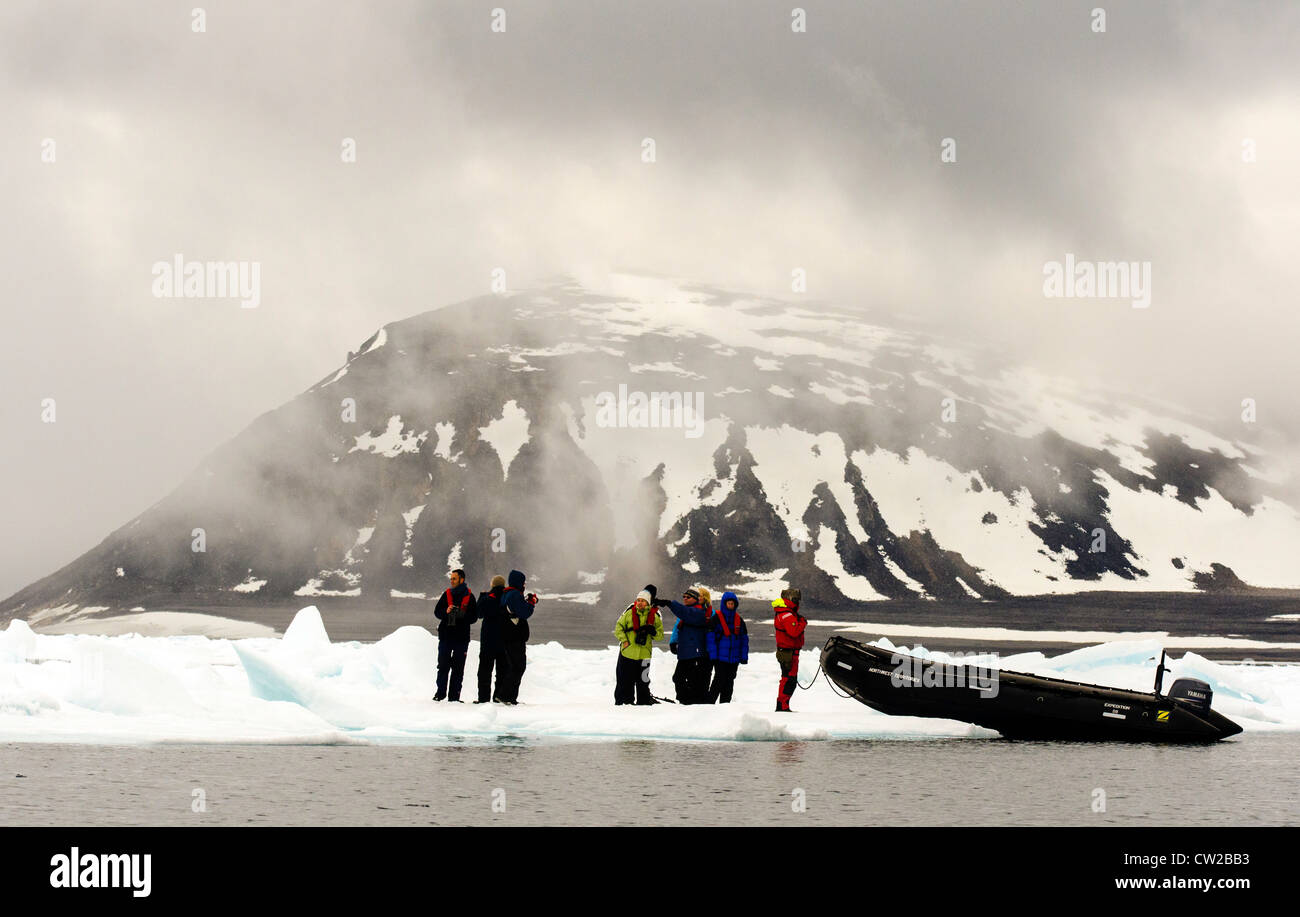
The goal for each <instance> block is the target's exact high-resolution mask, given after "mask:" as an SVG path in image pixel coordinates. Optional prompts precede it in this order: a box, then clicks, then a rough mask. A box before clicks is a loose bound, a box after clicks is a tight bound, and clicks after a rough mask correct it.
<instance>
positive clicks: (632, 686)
mask: <svg viewBox="0 0 1300 917" xmlns="http://www.w3.org/2000/svg"><path fill="white" fill-rule="evenodd" d="M634 694H635V696H636V703H638V704H653V703H654V702H655V699H654V698H653V697H651V696H650V660H649V659H628V658H627V657H626V656H624V655H623V654H622V653H619V654H618V665H617V666H616V667H615V668H614V703H615V705H618V704H630V703H632V702H633V700H632V697H633V695H634Z"/></svg>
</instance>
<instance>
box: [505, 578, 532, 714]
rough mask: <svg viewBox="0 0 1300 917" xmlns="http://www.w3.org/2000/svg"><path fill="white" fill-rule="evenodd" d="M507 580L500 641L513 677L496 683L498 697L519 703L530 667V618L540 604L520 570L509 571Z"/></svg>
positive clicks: (509, 702)
mask: <svg viewBox="0 0 1300 917" xmlns="http://www.w3.org/2000/svg"><path fill="white" fill-rule="evenodd" d="M506 584H507V585H506V591H505V592H504V593H502V596H501V604H502V606H503V607H504V608H505V615H504V616H503V620H502V621H501V644H502V648H503V650H504V651H505V655H506V660H507V662H508V663H509V665H510V677H509V680H508V681H507V682H506V683H505V684H504V685H503V684H500V683H498V684H497V697H498V698H499V699H500V701H501V703H503V704H517V703H519V683H520V681H522V680H523V677H524V670H525V669H526V668H528V635H529V628H528V619H529V618H531V617H532V616H533V609H534V608H535V607H536V606H537V595H536V594H535V593H532V592H529V593H527V594H525V593H524V575H523V573H521V572H520V571H518V570H511V571H510V576H509V577H508V578H507V580H506Z"/></svg>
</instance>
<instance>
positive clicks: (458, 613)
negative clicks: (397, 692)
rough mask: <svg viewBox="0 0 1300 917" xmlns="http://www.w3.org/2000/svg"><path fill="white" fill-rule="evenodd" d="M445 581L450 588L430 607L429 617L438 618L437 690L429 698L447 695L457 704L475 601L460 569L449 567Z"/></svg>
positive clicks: (475, 617)
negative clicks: (449, 683)
mask: <svg viewBox="0 0 1300 917" xmlns="http://www.w3.org/2000/svg"><path fill="white" fill-rule="evenodd" d="M447 581H448V582H449V583H450V584H451V588H450V589H448V590H447V591H446V592H444V593H443V594H442V598H440V599H438V604H437V605H436V606H435V607H434V609H433V616H434V617H435V618H437V619H438V692H437V693H436V694H435V695H434V696H433V699H434V700H443V699H444V698H448V699H450V700H452V701H454V702H456V703H460V687H461V682H462V681H463V680H464V677H465V654H466V653H468V652H469V626H470V625H471V624H473V623H474V622H475V621H477V620H478V613H477V611H476V610H475V606H476V604H477V603H476V602H475V601H474V593H473V592H471V591H470V588H469V586H467V585H465V571H464V570H452V571H451V572H450V573H449V574H447ZM448 676H450V677H451V686H450V688H449V687H448V685H447V678H448Z"/></svg>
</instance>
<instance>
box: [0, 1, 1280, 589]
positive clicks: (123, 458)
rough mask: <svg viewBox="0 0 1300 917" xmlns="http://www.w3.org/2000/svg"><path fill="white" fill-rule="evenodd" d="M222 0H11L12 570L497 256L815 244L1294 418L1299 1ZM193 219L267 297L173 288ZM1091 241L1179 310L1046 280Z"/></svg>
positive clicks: (815, 278)
mask: <svg viewBox="0 0 1300 917" xmlns="http://www.w3.org/2000/svg"><path fill="white" fill-rule="evenodd" d="M199 2H201V0H187V2H184V3H141V2H91V0H84V2H78V3H60V2H50V0H38V2H31V3H24V2H15V0H8V2H6V3H5V4H4V5H3V7H0V111H3V112H4V118H3V122H2V127H0V195H2V200H3V203H4V207H3V213H4V216H3V222H2V224H0V234H2V235H0V268H2V269H3V276H4V279H5V282H6V283H5V294H6V300H5V303H4V316H5V329H6V332H7V334H6V340H7V342H8V347H7V348H6V351H7V352H6V356H5V359H4V360H3V362H0V386H2V388H0V428H2V429H3V430H4V431H5V446H6V448H5V449H4V458H3V462H4V469H5V473H4V474H3V475H2V476H0V505H3V507H4V510H5V514H6V519H5V532H6V537H5V541H4V550H3V552H0V595H8V594H9V593H11V592H12V591H14V590H15V589H17V588H20V587H21V586H23V585H25V584H27V583H28V582H31V581H32V580H34V579H37V578H39V577H40V576H43V575H45V574H47V573H49V572H52V571H53V569H55V568H56V567H57V566H58V565H60V564H62V563H64V562H66V561H69V560H71V559H72V558H74V557H75V556H77V555H78V554H80V553H81V552H82V551H84V550H86V549H88V548H89V547H91V546H93V545H94V544H96V543H97V542H98V541H99V540H101V539H102V538H103V537H104V536H105V535H107V534H108V532H109V531H111V530H112V529H114V528H116V527H117V526H119V525H121V524H122V523H124V522H126V521H128V520H129V519H131V518H133V517H134V516H135V515H136V514H137V513H139V512H140V511H141V510H143V509H144V508H146V507H147V506H148V505H150V504H152V503H153V502H155V501H156V500H158V499H160V498H161V497H162V496H164V495H165V494H166V493H167V492H168V491H170V490H171V489H172V488H173V487H174V486H175V485H176V484H177V483H179V481H180V480H181V479H182V478H183V477H184V476H185V475H186V474H187V473H188V472H189V471H190V470H191V469H192V468H193V466H194V465H195V464H196V463H197V462H198V461H199V460H200V458H201V457H202V456H203V455H205V454H206V453H208V452H209V451H210V450H211V449H213V448H214V447H215V446H217V445H219V444H220V443H221V442H223V441H225V440H226V439H228V438H229V437H230V436H232V435H234V434H235V433H236V432H238V431H239V430H240V429H241V428H243V427H244V426H245V425H246V424H247V423H248V422H249V421H250V420H252V419H253V418H254V417H256V416H257V415H258V414H261V413H262V412H264V411H266V410H268V409H271V408H273V407H275V406H277V405H279V404H281V403H283V402H284V401H286V400H288V399H289V398H291V397H293V396H294V395H295V394H297V393H298V392H300V391H302V390H303V389H304V388H306V387H307V386H308V385H310V384H311V383H313V382H315V381H316V380H317V379H319V378H320V377H322V376H323V375H325V374H326V373H327V372H328V371H330V370H331V369H333V368H335V367H337V366H338V365H339V364H340V363H341V362H342V360H343V358H344V356H345V354H346V352H347V351H348V350H349V349H355V348H356V346H357V345H358V344H359V343H360V342H361V341H362V340H364V339H365V338H366V337H367V336H369V335H370V334H371V333H372V332H373V331H374V329H375V328H377V327H378V326H379V325H381V324H383V323H385V322H388V321H393V320H396V319H400V318H404V317H406V316H408V315H411V314H414V313H416V312H420V311H423V310H426V309H429V308H432V307H435V306H438V305H443V304H446V303H448V302H452V301H456V300H460V299H464V298H466V297H470V296H476V295H480V294H482V293H484V292H487V289H488V284H489V281H490V272H491V270H492V269H493V268H496V267H502V268H504V269H505V270H506V271H507V278H508V281H509V284H510V286H511V287H512V288H520V287H526V286H528V285H530V284H532V283H535V282H537V280H538V279H539V278H544V277H548V276H552V275H555V274H561V273H590V272H599V271H602V270H606V269H610V268H621V269H630V270H639V271H645V272H651V273H662V274H671V275H677V276H682V277H687V278H692V279H695V280H698V281H700V282H705V283H710V284H715V285H719V286H724V287H725V286H732V287H738V288H743V289H748V290H754V291H760V292H769V293H771V294H774V295H790V272H791V270H792V269H793V268H795V267H801V268H804V269H805V270H806V271H807V272H808V277H809V280H808V284H809V293H808V295H809V296H815V297H817V298H819V299H825V300H832V301H835V302H837V303H840V304H843V305H846V306H862V307H864V308H872V309H884V310H888V311H891V312H894V313H897V314H900V315H903V316H906V317H908V318H909V319H911V320H919V321H923V322H926V323H928V324H931V325H933V326H935V328H936V330H937V331H939V332H940V333H943V334H947V335H951V336H953V337H955V338H958V339H963V340H971V341H977V342H985V343H989V344H991V345H993V346H996V347H997V348H998V349H999V350H1001V351H1003V352H1005V353H1006V354H1007V356H1008V358H1009V359H1014V360H1019V361H1024V362H1029V363H1034V364H1037V365H1040V366H1044V367H1047V368H1050V369H1053V370H1058V371H1060V372H1063V373H1066V374H1069V375H1073V376H1076V377H1079V378H1082V379H1085V380H1088V379H1092V380H1096V381H1097V382H1098V384H1104V385H1106V386H1108V387H1112V388H1118V389H1121V390H1124V391H1132V392H1140V393H1142V394H1146V395H1154V396H1156V397H1160V398H1165V399H1167V400H1170V401H1174V402H1177V403H1181V404H1184V405H1186V406H1187V407H1188V408H1190V409H1191V410H1193V411H1197V412H1199V413H1202V414H1204V415H1206V416H1207V417H1209V418H1212V419H1215V420H1216V421H1219V422H1220V423H1221V425H1224V426H1227V427H1228V430H1229V432H1231V431H1232V428H1231V426H1230V425H1231V424H1233V423H1238V424H1239V421H1238V414H1239V412H1240V402H1241V399H1242V398H1243V397H1254V398H1256V399H1258V403H1259V429H1258V430H1256V431H1252V435H1260V434H1261V433H1263V434H1267V435H1271V436H1274V437H1285V439H1286V440H1287V441H1289V442H1291V443H1294V442H1295V441H1296V440H1297V439H1300V420H1298V419H1297V407H1298V406H1300V398H1297V396H1296V394H1295V387H1296V384H1297V382H1298V381H1300V371H1297V363H1298V362H1300V361H1298V360H1297V357H1296V355H1295V354H1294V353H1293V350H1294V348H1295V346H1296V342H1297V341H1298V340H1300V335H1298V333H1297V332H1300V316H1298V314H1297V313H1298V310H1297V302H1296V291H1297V290H1300V257H1297V250H1298V249H1300V245H1298V244H1297V243H1300V177H1298V176H1300V168H1298V167H1300V53H1298V51H1297V49H1300V4H1295V3H1291V2H1281V0H1279V2H1275V3H1260V4H1251V3H1221V4H1209V3H1196V2H1183V3H1177V4H1158V3H1122V4H1121V3H1107V4H1105V9H1106V11H1107V18H1106V31H1105V32H1104V33H1095V32H1094V31H1093V29H1092V22H1093V19H1092V15H1091V10H1092V8H1093V7H1094V6H1095V5H1097V4H1098V3H1101V2H1102V0H1095V2H1094V0H1090V2H1086V3H1070V2H1062V3H1041V4H1034V3H1024V2H1014V3H926V2H902V0H898V2H891V3H882V4H863V3H856V2H855V3H848V2H845V3H818V2H805V3H802V4H801V5H802V7H803V8H804V9H805V10H806V11H807V31H806V33H803V34H796V33H795V32H793V31H792V30H791V9H792V8H793V7H794V3H792V2H789V0H787V2H781V3H774V2H754V0H746V2H735V3H719V2H712V3H711V2H699V0H692V2H684V3H672V2H663V0H653V2H651V0H642V2H636V3H601V2H574V3H555V4H549V3H546V4H543V3H523V2H514V0H490V2H483V3H454V4H453V3H402V2H397V0H385V2H382V3H374V4H362V3H345V2H341V0H340V2H332V3H283V2H277V3H257V2H249V3H229V2H207V3H205V4H204V6H203V9H204V10H205V12H206V23H205V25H206V31H205V32H202V33H196V32H194V31H193V29H192V22H193V20H192V16H191V10H192V9H193V8H194V7H195V6H196V4H197V3H199ZM497 5H504V8H505V10H506V31H505V32H504V33H493V32H492V31H491V28H490V27H491V22H492V13H491V10H492V8H493V6H497ZM345 137H351V138H355V141H356V149H357V161H356V162H355V163H352V164H344V163H343V162H342V161H341V157H340V152H341V146H342V142H343V138H345ZM645 137H652V138H654V140H655V143H656V148H657V149H656V152H657V161H656V162H655V163H654V164H652V165H648V164H646V163H643V162H642V161H641V149H642V148H641V142H642V139H643V138H645ZM945 137H951V138H954V139H955V140H956V143H957V161H956V162H955V163H943V162H941V161H940V145H941V143H942V141H943V139H944V138H945ZM47 139H50V140H53V141H54V147H53V149H54V153H55V161H54V162H44V161H42V151H43V149H46V148H47V146H48V145H45V144H44V142H45V141H46V140H47ZM1247 139H1249V140H1250V141H1253V149H1254V150H1255V151H1256V161H1253V162H1245V161H1243V155H1242V153H1243V148H1244V147H1243V144H1244V142H1245V141H1246V140H1247ZM178 252H179V253H183V254H184V255H185V256H186V257H187V258H192V259H197V260H248V261H257V262H260V264H261V304H260V305H259V307H258V308H256V309H240V308H239V306H238V305H237V304H236V303H235V302H233V301H230V300H197V301H196V300H185V299H159V298H155V297H153V296H152V295H151V284H152V281H153V278H152V276H151V266H152V265H153V264H154V262H156V261H159V260H170V259H171V257H172V256H173V255H174V254H175V253H178ZM1067 252H1070V253H1073V254H1075V255H1076V257H1078V258H1080V259H1084V260H1094V261H1108V260H1128V261H1149V262H1151V265H1152V299H1151V305H1150V307H1149V308H1147V309H1144V310H1143V309H1134V308H1132V307H1131V305H1130V304H1129V302H1128V301H1127V300H1105V299H1047V298H1044V296H1043V293H1042V284H1043V273H1042V272H1043V265H1044V263H1045V262H1047V261H1052V260H1061V259H1063V258H1064V256H1065V254H1066V253H1067ZM482 333H483V335H484V337H485V338H490V337H491V335H492V333H493V330H492V329H491V328H484V329H482ZM43 398H55V399H56V403H57V422H56V423H54V424H43V423H41V422H40V411H41V399H43Z"/></svg>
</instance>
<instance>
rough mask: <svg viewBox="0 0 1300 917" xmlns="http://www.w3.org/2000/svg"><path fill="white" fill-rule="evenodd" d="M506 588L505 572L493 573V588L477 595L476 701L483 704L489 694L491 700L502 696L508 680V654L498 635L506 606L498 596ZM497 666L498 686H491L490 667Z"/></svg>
mask: <svg viewBox="0 0 1300 917" xmlns="http://www.w3.org/2000/svg"><path fill="white" fill-rule="evenodd" d="M505 591H506V578H505V577H504V576H494V577H492V588H490V589H489V590H488V591H487V592H480V593H479V596H478V619H479V620H480V621H482V622H483V626H482V627H480V628H479V631H478V700H476V701H474V703H476V704H486V703H487V702H488V698H489V695H491V699H492V700H494V701H499V700H501V686H502V685H505V684H509V683H510V658H509V657H508V656H507V655H506V652H505V644H504V643H503V642H502V639H501V627H502V621H504V620H505V617H506V610H505V606H503V605H502V604H501V597H502V596H503V595H504V594H505ZM493 668H496V670H497V689H496V691H493V690H492V669H493Z"/></svg>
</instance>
